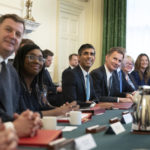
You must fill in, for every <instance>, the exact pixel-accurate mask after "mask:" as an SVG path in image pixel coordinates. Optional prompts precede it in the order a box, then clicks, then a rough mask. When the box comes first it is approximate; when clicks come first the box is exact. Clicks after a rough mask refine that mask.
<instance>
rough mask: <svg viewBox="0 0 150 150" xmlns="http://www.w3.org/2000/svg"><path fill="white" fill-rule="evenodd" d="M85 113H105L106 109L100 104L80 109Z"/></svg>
mask: <svg viewBox="0 0 150 150" xmlns="http://www.w3.org/2000/svg"><path fill="white" fill-rule="evenodd" d="M80 110H81V111H82V112H83V113H92V115H98V114H104V113H105V109H104V108H100V107H99V106H95V107H92V108H85V109H80Z"/></svg>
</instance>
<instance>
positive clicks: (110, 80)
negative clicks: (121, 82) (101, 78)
mask: <svg viewBox="0 0 150 150" xmlns="http://www.w3.org/2000/svg"><path fill="white" fill-rule="evenodd" d="M111 86H112V76H110V77H109V83H108V96H109V95H110V90H111Z"/></svg>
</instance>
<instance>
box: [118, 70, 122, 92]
mask: <svg viewBox="0 0 150 150" xmlns="http://www.w3.org/2000/svg"><path fill="white" fill-rule="evenodd" d="M118 77H119V85H120V93H122V72H121V70H120V71H119V72H118Z"/></svg>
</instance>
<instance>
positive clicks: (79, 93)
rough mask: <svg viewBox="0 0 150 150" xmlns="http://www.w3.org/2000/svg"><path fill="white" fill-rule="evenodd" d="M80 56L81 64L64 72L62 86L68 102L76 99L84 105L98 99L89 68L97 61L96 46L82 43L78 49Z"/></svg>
mask: <svg viewBox="0 0 150 150" xmlns="http://www.w3.org/2000/svg"><path fill="white" fill-rule="evenodd" d="M78 58H79V65H78V66H77V67H75V68H74V69H72V70H69V71H67V72H65V73H64V74H63V77H62V88H63V94H64V99H65V101H66V102H67V101H68V102H71V101H73V100H76V101H77V103H78V104H79V105H80V106H82V105H84V104H86V103H92V101H93V100H97V99H96V96H95V91H94V88H93V82H92V79H91V77H90V76H89V69H90V68H91V66H92V65H93V63H94V61H95V49H94V47H93V46H92V45H91V44H84V45H82V46H81V47H80V48H79V50H78ZM87 77H88V78H87ZM87 83H88V86H87ZM87 89H88V91H87ZM88 94H89V95H88ZM87 95H88V96H87Z"/></svg>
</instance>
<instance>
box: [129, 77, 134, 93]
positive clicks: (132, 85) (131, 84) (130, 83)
mask: <svg viewBox="0 0 150 150" xmlns="http://www.w3.org/2000/svg"><path fill="white" fill-rule="evenodd" d="M127 82H128V83H129V85H130V86H131V87H132V88H133V89H134V90H135V86H134V84H133V82H132V81H131V79H130V78H129V76H128V77H127Z"/></svg>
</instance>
